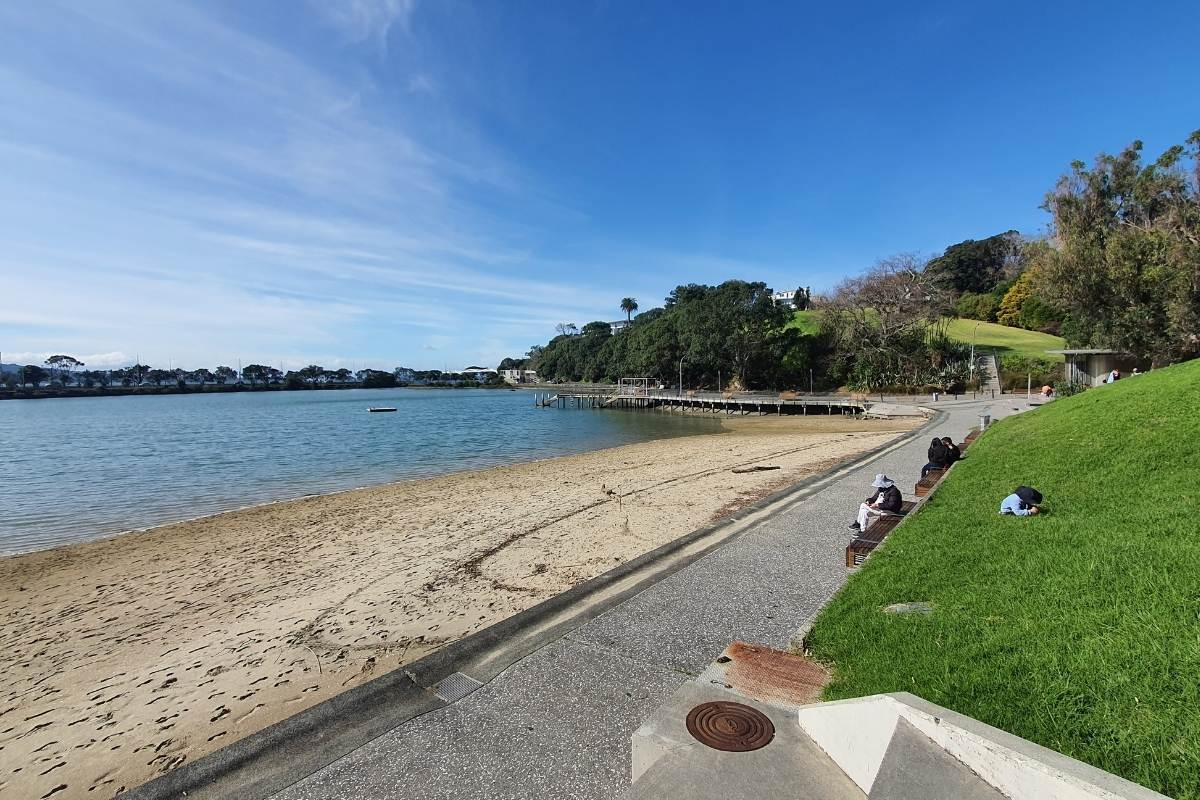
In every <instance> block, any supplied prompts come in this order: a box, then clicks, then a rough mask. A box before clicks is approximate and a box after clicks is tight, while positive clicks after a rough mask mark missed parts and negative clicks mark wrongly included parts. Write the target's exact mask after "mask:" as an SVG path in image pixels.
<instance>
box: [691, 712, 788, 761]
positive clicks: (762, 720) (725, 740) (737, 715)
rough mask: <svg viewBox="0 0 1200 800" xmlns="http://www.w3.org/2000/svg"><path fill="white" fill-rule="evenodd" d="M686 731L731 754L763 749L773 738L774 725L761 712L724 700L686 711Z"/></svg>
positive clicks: (699, 739)
mask: <svg viewBox="0 0 1200 800" xmlns="http://www.w3.org/2000/svg"><path fill="white" fill-rule="evenodd" d="M687 729H688V733H690V734H691V735H692V736H694V737H695V738H696V741H698V742H701V743H702V744H706V745H708V746H709V747H712V748H715V749H717V750H726V751H729V752H732V753H746V752H749V751H750V750H757V749H758V748H760V747H766V746H767V745H768V744H770V743H771V740H772V739H774V738H775V726H774V725H773V724H772V723H771V720H770V719H768V718H767V716H766V715H765V714H763V713H762V712H761V711H758V710H756V709H753V708H751V707H750V706H744V705H742V704H741V703H728V702H725V701H723V700H720V701H717V702H715V703H702V704H700V705H698V706H696V707H695V708H693V709H692V710H691V711H689V712H688V715H687Z"/></svg>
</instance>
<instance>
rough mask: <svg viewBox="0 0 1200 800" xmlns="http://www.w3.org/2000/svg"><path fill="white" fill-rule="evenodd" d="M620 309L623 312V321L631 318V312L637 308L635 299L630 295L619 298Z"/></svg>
mask: <svg viewBox="0 0 1200 800" xmlns="http://www.w3.org/2000/svg"><path fill="white" fill-rule="evenodd" d="M621 310H622V311H624V312H625V321H626V322H628V321H629V320H630V319H632V318H633V312H635V311H637V310H638V304H637V300H636V299H635V298H632V297H626V298H623V299H622V300H621Z"/></svg>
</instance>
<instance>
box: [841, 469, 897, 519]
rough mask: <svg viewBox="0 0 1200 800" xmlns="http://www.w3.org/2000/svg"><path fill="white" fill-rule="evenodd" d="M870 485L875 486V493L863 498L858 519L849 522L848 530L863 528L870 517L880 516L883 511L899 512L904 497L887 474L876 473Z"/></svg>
mask: <svg viewBox="0 0 1200 800" xmlns="http://www.w3.org/2000/svg"><path fill="white" fill-rule="evenodd" d="M871 485H872V486H873V487H875V494H873V495H871V496H870V497H868V498H867V499H866V500H864V501H863V502H862V504H861V505H860V506H859V507H858V520H856V521H855V522H852V523H851V524H850V530H854V531H861V530H863V529H864V528H866V527H867V521H868V520H869V519H870V518H871V517H880V516H883V515H884V514H885V513H891V514H896V513H899V511H900V506H901V505H903V503H904V498H902V497H901V496H900V490H899V489H897V488H896V484H895V483H894V482H893V481H892V479H891V478H889V477H888V476H887V475H876V476H875V482H874V483H872V484H871Z"/></svg>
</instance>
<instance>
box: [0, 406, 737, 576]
mask: <svg viewBox="0 0 1200 800" xmlns="http://www.w3.org/2000/svg"><path fill="white" fill-rule="evenodd" d="M403 388H406V389H407V388H412V389H429V388H434V389H438V388H445V387H427V386H413V387H403ZM697 417H698V418H701V419H710V418H709V417H707V416H702V415H697ZM713 421H715V422H720V423H721V428H720V429H719V430H715V431H709V432H688V433H681V434H673V435H670V436H661V437H657V438H653V439H646V440H645V441H643V442H635V443H633V445H636V444H650V443H653V442H660V441H669V440H673V439H686V438H689V437H692V436H719V435H721V434H723V433H729V432H730V431H729V430H728V429H727V428H726V427H725V423H726V422H730V421H732V422H733V423H734V424H737V422H736V421H737V418H733V420H713ZM633 445H631V444H617V445H612V446H610V447H601V448H598V449H596V450H581V451H579V452H577V453H561V454H559V455H550V456H543V457H541V458H533V459H525V460H519V461H509V462H505V463H500V464H493V465H490V466H487V467H464V468H462V469H455V470H451V471H449V472H437V473H433V474H428V475H414V476H412V477H409V478H400V479H398V480H391V481H385V482H383V483H364V484H362V485H359V486H350V487H347V488H345V489H330V490H329V491H323V492H308V493H305V494H298V495H291V496H288V497H279V498H276V499H274V500H262V501H256V502H250V503H247V504H246V505H241V506H236V507H235V508H227V509H225V510H223V511H211V512H208V513H204V514H197V515H196V516H194V517H180V518H178V519H172V520H168V521H166V522H159V523H156V524H154V525H146V526H144V527H141V528H125V529H123V530H119V531H112V532H109V533H98V534H95V535H94V536H92V537H91V538H87V539H80V540H79V541H77V542H64V543H62V544H56V545H52V546H50V547H38V548H34V549H32V550H17V551H14V552H0V565H3V563H4V561H5V560H6V559H10V558H20V557H22V556H32V555H37V554H39V553H49V552H52V551H55V550H61V549H65V548H70V547H81V546H84V545H89V544H93V543H97V542H107V541H112V540H114V539H121V538H124V537H126V536H136V535H139V534H146V533H154V532H155V531H158V530H160V529H162V528H170V527H172V526H175V525H184V524H187V523H192V522H202V521H204V520H209V519H215V518H217V517H223V516H226V515H229V514H238V513H241V512H244V511H253V510H254V509H257V508H267V507H269V506H277V505H280V504H284V503H295V502H297V501H300V500H308V499H311V498H314V497H336V496H338V495H344V494H349V493H351V492H362V491H370V490H374V489H385V488H387V487H396V486H402V485H404V484H408V483H413V482H416V481H428V480H438V479H441V478H452V477H454V476H455V475H463V474H467V473H477V472H486V471H488V470H495V469H504V468H506V467H515V466H520V465H522V464H542V463H544V462H547V461H554V460H556V459H560V458H574V457H577V456H586V455H589V454H591V453H605V452H608V451H610V450H617V449H619V448H622V447H630V446H633Z"/></svg>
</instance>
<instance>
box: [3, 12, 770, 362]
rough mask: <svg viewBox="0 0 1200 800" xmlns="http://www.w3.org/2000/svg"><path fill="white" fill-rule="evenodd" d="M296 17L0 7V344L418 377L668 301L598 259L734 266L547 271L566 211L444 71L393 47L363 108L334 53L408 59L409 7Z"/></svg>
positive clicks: (414, 29)
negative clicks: (568, 325)
mask: <svg viewBox="0 0 1200 800" xmlns="http://www.w3.org/2000/svg"><path fill="white" fill-rule="evenodd" d="M268 7H269V6H268ZM256 8H258V10H259V11H261V8H259V7H256ZM307 8H308V10H309V17H308V18H302V19H300V20H299V21H298V24H300V25H308V26H309V28H310V29H311V30H310V32H312V33H316V34H318V35H315V36H312V37H300V38H298V39H296V40H290V39H280V38H272V36H270V35H269V34H267V33H264V32H263V31H273V30H274V29H273V28H272V27H271V26H264V25H262V24H254V22H255V21H254V20H253V19H251V18H249V17H245V16H238V14H239V13H242V14H246V13H250V12H249V11H248V10H247V9H248V7H245V6H241V5H238V4H234V5H233V6H231V7H228V8H227V9H226V13H222V14H218V13H217V12H216V11H214V10H213V9H211V8H209V7H208V6H207V5H205V4H201V3H194V4H190V3H187V2H180V3H170V4H164V3H158V2H153V1H152V0H130V2H126V3H120V4H115V5H105V6H104V7H103V8H101V7H100V6H97V5H95V4H91V3H86V2H67V3H63V4H58V3H46V4H41V3H38V4H32V5H28V4H27V5H22V4H7V5H2V6H0V107H2V108H3V109H4V113H3V115H2V116H0V173H2V174H4V176H5V180H4V181H3V182H0V225H2V226H3V227H4V236H3V239H4V248H3V250H2V251H0V270H2V271H3V279H4V281H3V285H4V294H5V302H4V303H3V304H0V334H2V335H3V336H2V338H3V342H2V343H3V345H4V347H5V349H6V350H7V349H9V348H11V350H12V351H17V350H20V351H23V352H28V353H35V354H36V353H40V352H43V351H45V352H69V353H109V354H114V353H116V354H130V353H136V354H139V356H140V357H141V358H142V360H143V361H146V362H153V363H165V362H167V361H168V360H170V361H172V362H173V363H175V364H180V363H184V365H185V366H186V365H195V366H200V365H205V364H207V365H212V364H214V363H217V362H222V363H229V362H231V361H234V360H236V359H237V358H239V357H241V358H243V359H244V360H246V361H251V360H263V361H270V363H277V362H278V361H280V360H284V361H288V362H291V361H296V362H301V361H303V362H307V361H309V360H315V359H317V358H319V357H320V358H327V359H328V360H329V361H330V362H331V363H332V362H334V361H335V360H338V363H343V362H349V363H358V364H360V365H361V364H363V363H365V364H367V365H369V366H379V367H386V366H392V365H395V364H397V363H407V364H409V365H411V366H422V365H425V366H439V367H440V366H443V365H442V364H441V363H437V364H431V363H430V360H431V357H430V356H429V355H428V354H430V353H432V352H437V353H438V354H439V358H442V357H444V358H446V359H453V361H455V362H457V361H463V362H464V363H465V362H467V361H478V360H484V361H486V360H490V359H493V358H494V359H495V360H498V359H499V357H501V356H502V355H506V354H519V353H521V352H524V350H525V349H526V348H528V347H529V346H530V345H532V344H534V343H537V342H541V341H545V340H546V339H547V338H548V337H549V336H550V335H552V333H553V326H554V324H556V323H557V322H563V321H571V322H576V323H579V324H582V323H583V322H586V321H589V320H592V319H608V318H615V317H616V316H617V315H618V312H617V309H616V307H615V305H616V302H617V300H618V299H619V298H620V297H622V296H625V295H628V294H631V293H633V294H635V296H639V297H640V298H641V299H642V303H643V307H645V308H648V307H650V306H652V305H655V304H657V303H658V302H659V301H660V298H661V295H662V294H663V293H664V292H665V291H666V290H667V289H668V288H669V286H664V285H663V284H664V281H663V278H662V277H660V276H659V275H656V274H655V272H654V271H653V270H649V269H647V270H641V271H639V272H638V273H637V274H636V275H634V276H631V275H630V274H629V272H628V271H626V272H623V273H619V272H615V271H614V270H613V269H612V265H613V264H614V263H626V264H646V265H647V266H649V265H654V266H655V267H657V268H659V269H664V268H665V269H668V270H669V271H672V272H674V271H689V270H690V274H693V275H696V276H697V279H700V278H701V277H706V276H708V275H709V274H714V275H715V274H717V273H719V272H722V271H726V270H727V271H729V272H730V273H734V272H736V271H737V270H738V269H740V268H742V267H745V266H746V265H745V264H741V263H740V262H736V261H728V262H726V261H721V260H715V261H714V260H712V259H707V257H706V256H704V255H703V254H699V255H697V256H695V257H693V256H690V255H686V254H678V253H663V252H657V251H648V250H646V249H645V248H638V247H636V246H633V245H623V244H612V243H603V242H601V243H597V244H596V245H595V246H592V247H587V248H583V247H582V245H580V246H575V247H573V248H572V250H573V253H574V254H573V255H561V254H560V253H558V252H554V251H553V250H552V249H550V248H548V247H547V242H548V241H550V240H552V239H553V238H554V235H555V234H558V232H557V231H556V230H554V229H555V228H557V227H560V226H578V227H584V226H586V222H587V216H586V214H584V213H583V212H581V211H577V210H575V209H573V208H571V207H570V205H569V204H568V203H564V202H562V201H561V199H559V198H557V197H555V196H554V195H553V193H552V192H550V191H547V190H546V188H545V185H544V184H543V183H542V182H541V181H540V180H539V179H538V177H537V175H536V174H534V173H532V172H531V171H530V170H528V169H527V168H526V167H524V166H523V165H522V164H520V163H519V162H518V161H517V160H516V159H515V158H514V157H512V156H511V155H510V154H509V153H508V152H506V151H505V149H504V148H503V147H501V146H499V145H498V144H496V142H495V141H493V140H492V139H491V138H489V137H488V136H487V135H485V134H484V132H483V131H482V130H480V129H479V127H478V125H477V124H476V122H475V117H474V115H473V114H472V113H470V111H469V110H464V109H462V108H459V107H458V106H457V105H456V103H455V98H454V97H453V93H452V91H451V89H450V88H449V87H450V86H452V82H449V83H443V81H442V80H441V79H440V77H439V76H444V75H448V74H452V72H453V70H454V69H456V68H457V65H456V64H455V62H454V61H453V60H452V59H449V58H442V59H441V60H439V56H438V55H436V48H425V49H421V48H413V52H419V53H427V52H432V53H435V54H434V55H421V56H419V57H418V56H414V55H412V53H409V52H408V50H405V52H404V55H405V59H406V60H405V63H404V69H403V70H402V71H401V72H400V73H399V74H400V75H401V76H408V77H399V78H397V79H396V80H397V82H396V83H395V84H394V85H392V86H390V88H389V86H387V85H381V84H380V83H379V80H377V78H375V77H372V75H375V74H376V71H378V72H379V73H381V74H382V73H387V72H388V69H390V68H391V67H392V66H394V65H392V64H391V63H390V62H388V63H387V64H385V65H384V66H382V67H381V66H380V61H379V53H375V52H370V50H371V48H369V47H358V48H355V47H346V46H345V43H346V42H350V43H356V44H357V43H363V44H371V43H375V44H377V45H378V46H379V47H380V48H383V47H385V45H386V43H387V41H388V39H389V35H391V36H392V38H395V37H396V35H397V32H398V31H402V32H403V33H404V36H405V37H406V42H407V43H408V44H413V43H414V42H416V41H417V39H418V37H419V36H420V35H421V33H420V29H421V26H420V25H415V24H414V22H413V20H414V14H419V13H421V12H420V10H419V9H417V10H414V5H413V4H412V3H411V2H400V1H399V0H392V1H391V2H389V1H387V0H379V1H378V2H368V1H367V0H342V1H341V2H332V1H330V2H325V1H324V0H322V1H321V2H316V1H315V0H314V3H313V4H312V5H311V6H309V7H307ZM230 9H232V10H230ZM259 23H261V20H260V21H259ZM330 29H332V30H335V31H337V32H338V35H339V36H340V37H341V39H342V43H341V44H337V43H335V44H333V45H330V43H329V42H328V37H327V36H325V37H322V36H321V35H320V34H321V33H322V32H327V31H328V30H330ZM312 40H315V41H317V42H319V45H312V44H311V41H312ZM302 42H310V44H308V45H302V44H301V43H302ZM322 47H326V48H328V49H325V50H322V49H321V48H322ZM314 48H315V49H314ZM396 50H397V51H398V50H399V48H396ZM362 51H365V52H362ZM397 56H398V53H394V54H393V56H392V57H397ZM384 58H385V60H386V59H387V58H389V56H387V55H386V54H385V56H384ZM396 90H398V91H396ZM558 235H559V236H561V234H558ZM560 252H561V251H560ZM579 252H585V255H579ZM706 259H707V260H706ZM753 266H754V268H757V265H753ZM722 277H728V275H723V276H722ZM6 358H7V357H6ZM423 359H424V360H423ZM85 360H87V359H85Z"/></svg>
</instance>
